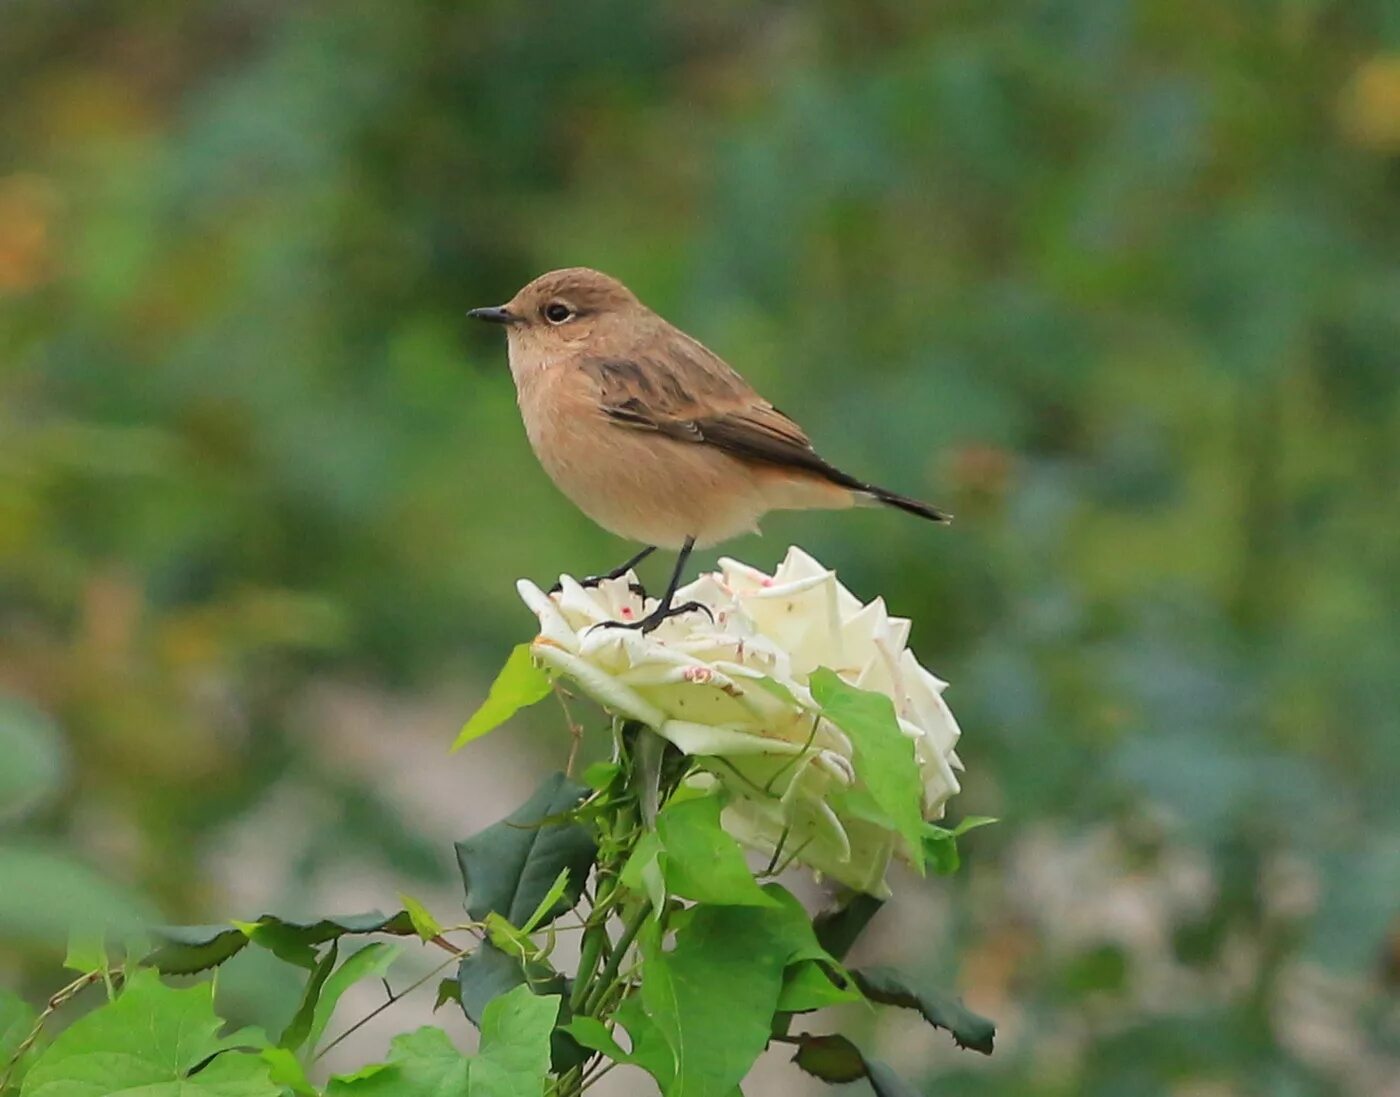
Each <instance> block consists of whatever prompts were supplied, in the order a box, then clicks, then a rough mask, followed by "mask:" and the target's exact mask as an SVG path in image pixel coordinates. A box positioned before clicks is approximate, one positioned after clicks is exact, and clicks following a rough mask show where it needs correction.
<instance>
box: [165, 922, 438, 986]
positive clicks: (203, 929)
mask: <svg viewBox="0 0 1400 1097" xmlns="http://www.w3.org/2000/svg"><path fill="white" fill-rule="evenodd" d="M413 932H414V927H413V920H412V918H411V917H410V915H409V914H408V912H407V911H399V912H398V913H397V914H393V915H387V916H386V915H384V914H381V913H380V912H379V911H377V910H371V911H367V912H366V913H364V914H347V915H342V916H339V917H335V918H319V919H317V920H315V921H312V922H299V921H293V920H291V919H286V918H280V917H278V916H277V915H275V914H264V915H263V916H262V917H261V918H259V919H257V920H256V921H254V922H232V923H229V924H227V925H215V926H161V927H158V928H156V929H154V930H152V931H151V933H152V935H153V936H154V937H155V939H156V941H157V942H159V943H158V945H157V947H156V949H155V951H154V952H152V953H151V954H150V955H149V956H147V957H146V959H145V960H144V961H143V963H145V964H148V965H150V966H152V967H155V968H156V969H157V970H159V971H161V972H163V973H164V974H166V975H189V974H192V973H194V972H197V971H203V970H205V969H206V968H210V967H214V966H217V965H218V964H221V963H223V962H224V961H225V960H227V959H228V958H229V957H231V956H234V955H236V954H237V953H238V952H240V951H241V950H242V949H243V948H244V947H245V946H246V945H247V944H248V943H249V941H252V942H253V943H255V944H257V945H259V946H261V947H263V948H266V949H268V950H269V951H271V952H272V953H274V954H275V955H276V956H278V957H279V958H281V959H283V960H285V961H286V962H287V963H290V964H296V965H297V966H298V967H304V968H306V969H307V970H308V971H309V970H312V969H313V968H315V967H316V964H317V956H316V947H317V946H318V945H323V944H325V943H326V942H327V941H332V940H335V939H336V938H339V937H344V936H346V935H347V934H365V933H392V934H394V935H396V936H400V937H403V936H407V935H408V934H410V933H413Z"/></svg>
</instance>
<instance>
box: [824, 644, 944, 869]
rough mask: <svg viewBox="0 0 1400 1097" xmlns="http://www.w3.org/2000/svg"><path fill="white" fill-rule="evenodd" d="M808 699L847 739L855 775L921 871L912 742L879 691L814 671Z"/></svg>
mask: <svg viewBox="0 0 1400 1097" xmlns="http://www.w3.org/2000/svg"><path fill="white" fill-rule="evenodd" d="M811 685H812V696H813V697H814V698H815V699H816V701H817V704H819V705H821V706H822V713H823V715H824V716H826V718H827V719H828V720H830V721H831V722H832V723H834V724H835V725H836V726H837V727H839V728H840V729H841V730H842V731H844V732H845V733H846V735H847V736H849V738H850V740H851V746H852V747H853V748H854V752H855V768H856V776H857V777H858V778H859V780H860V781H861V782H863V783H864V785H865V787H866V788H867V789H868V790H869V792H870V795H871V797H872V799H874V801H875V803H876V804H877V805H878V806H879V808H880V810H881V811H883V812H885V814H887V815H888V816H889V817H890V819H891V821H892V822H893V823H894V826H895V829H896V830H898V831H899V833H900V835H902V836H903V838H904V841H905V847H906V849H907V851H908V854H909V859H910V861H912V862H913V865H914V867H915V868H916V869H918V870H919V871H920V872H922V871H923V867H924V847H923V842H922V839H923V827H924V817H923V801H924V785H923V779H922V778H921V777H920V776H919V765H918V762H917V761H916V760H915V758H914V743H913V741H912V740H911V739H909V738H908V737H907V736H906V735H905V734H904V733H903V732H902V731H900V730H899V721H898V719H897V718H896V717H895V711H894V703H893V702H892V701H891V700H890V699H889V698H888V697H886V696H885V695H884V694H883V693H875V692H874V691H872V690H865V689H858V688H857V687H855V686H852V685H847V684H846V683H845V682H843V681H842V680H841V678H840V677H839V676H838V675H837V674H836V672H835V671H832V670H828V669H827V668H826V667H819V668H818V669H817V670H816V671H815V672H813V674H812V678H811Z"/></svg>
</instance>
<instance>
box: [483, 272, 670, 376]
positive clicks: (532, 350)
mask: <svg viewBox="0 0 1400 1097" xmlns="http://www.w3.org/2000/svg"><path fill="white" fill-rule="evenodd" d="M467 315H468V316H471V317H474V318H475V319H477V320H486V321H488V322H491V323H495V324H501V325H503V326H504V327H505V329H506V334H507V336H508V337H509V339H510V347H511V355H512V359H514V358H515V356H516V354H517V353H521V354H524V355H529V356H531V357H533V356H536V355H539V356H547V357H554V356H556V355H558V354H561V353H569V352H577V351H580V350H587V349H589V348H591V347H594V346H600V347H606V346H609V345H611V344H613V343H616V342H618V341H620V340H622V339H623V338H625V336H626V333H627V332H628V331H629V330H630V329H631V328H633V327H634V326H635V325H636V324H637V322H638V320H640V319H641V318H643V317H645V316H649V315H650V312H649V310H648V309H647V307H646V306H645V305H643V304H642V303H641V302H640V301H638V300H637V298H636V295H635V294H633V293H632V291H631V290H629V289H628V288H627V287H626V286H624V285H623V284H622V283H621V282H619V281H618V280H617V279H616V278H611V277H609V276H608V275H606V274H603V273H602V272H601V271H596V270H590V269H589V268H587V267H569V268H567V269H565V270H552V271H550V272H549V273H548V274H541V275H540V276H539V277H538V278H536V279H535V280H534V281H533V282H531V283H529V284H528V285H527V286H525V287H524V288H523V289H522V290H521V291H520V292H519V293H517V294H516V295H515V296H514V297H512V298H511V299H510V300H509V301H507V302H506V303H505V304H504V305H500V306H497V307H494V308H481V309H472V310H471V311H470V312H469V313H467Z"/></svg>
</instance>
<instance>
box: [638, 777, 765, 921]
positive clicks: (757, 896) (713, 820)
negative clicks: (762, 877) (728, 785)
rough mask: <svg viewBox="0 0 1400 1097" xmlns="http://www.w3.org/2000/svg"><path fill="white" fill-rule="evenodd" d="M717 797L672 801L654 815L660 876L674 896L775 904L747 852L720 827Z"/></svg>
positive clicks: (726, 901) (752, 904)
mask: <svg viewBox="0 0 1400 1097" xmlns="http://www.w3.org/2000/svg"><path fill="white" fill-rule="evenodd" d="M720 808H721V804H720V801H719V798H718V797H716V796H704V797H701V798H699V799H694V800H683V801H680V802H675V801H673V802H671V803H668V804H667V805H666V807H665V808H663V809H662V811H661V812H660V813H659V814H658V815H657V817H656V835H657V837H658V839H659V840H660V842H661V846H662V849H663V854H662V859H661V871H662V876H663V877H664V878H665V881H666V887H667V889H668V890H669V891H670V892H671V894H673V895H679V896H681V897H682V898H685V899H694V900H695V901H696V902H699V903H714V904H724V905H730V906H772V905H773V900H772V899H770V898H769V897H768V896H767V895H765V894H764V892H763V889H762V888H760V887H759V886H758V881H757V880H755V879H754V878H753V873H752V872H750V871H749V866H748V862H746V861H745V860H744V851H743V849H742V848H741V847H740V845H739V843H738V842H737V841H735V840H734V838H732V837H731V836H730V835H729V834H728V833H727V832H726V831H725V830H724V829H723V828H722V827H721V826H720V824H719V816H720Z"/></svg>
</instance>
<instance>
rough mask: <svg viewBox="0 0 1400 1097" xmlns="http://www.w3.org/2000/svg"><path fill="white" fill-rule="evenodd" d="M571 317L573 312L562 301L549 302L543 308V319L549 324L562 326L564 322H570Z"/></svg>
mask: <svg viewBox="0 0 1400 1097" xmlns="http://www.w3.org/2000/svg"><path fill="white" fill-rule="evenodd" d="M573 316H574V310H573V309H571V308H569V306H568V305H566V304H564V302H563V301H551V302H550V303H549V304H547V305H545V307H544V318H545V319H546V320H548V321H549V322H550V323H551V324H562V323H564V322H565V321H566V320H572V319H573Z"/></svg>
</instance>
